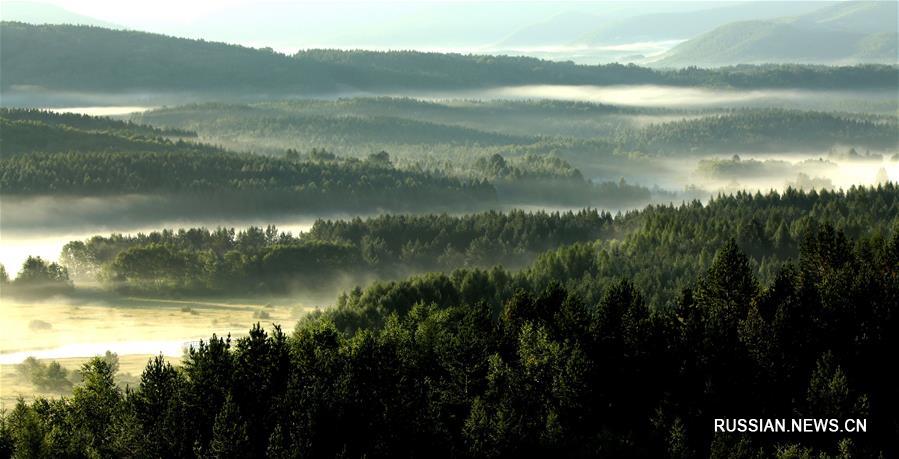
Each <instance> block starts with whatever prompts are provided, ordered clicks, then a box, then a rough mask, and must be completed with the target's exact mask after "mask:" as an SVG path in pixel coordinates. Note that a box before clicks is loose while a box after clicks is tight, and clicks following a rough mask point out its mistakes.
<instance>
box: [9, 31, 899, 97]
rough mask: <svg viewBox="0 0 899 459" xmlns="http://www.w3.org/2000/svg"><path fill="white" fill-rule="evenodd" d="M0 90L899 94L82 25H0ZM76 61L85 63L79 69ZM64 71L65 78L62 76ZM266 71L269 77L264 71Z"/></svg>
mask: <svg viewBox="0 0 899 459" xmlns="http://www.w3.org/2000/svg"><path fill="white" fill-rule="evenodd" d="M0 51H2V52H0V59H2V60H0V64H2V67H4V78H3V82H2V89H3V90H4V91H9V90H11V89H13V88H14V87H15V86H37V87H40V88H43V89H45V90H58V91H106V92H107V93H117V92H118V93H126V92H128V91H170V92H188V91H192V92H194V93H196V94H195V95H196V96H198V95H202V94H207V95H214V94H215V95H217V96H218V98H228V97H229V96H228V94H229V93H231V94H232V95H235V96H236V98H238V99H239V98H241V97H247V96H250V97H252V96H254V95H265V94H274V95H278V94H281V95H283V94H290V93H305V94H315V93H334V92H339V91H340V89H341V88H350V89H355V90H373V89H391V88H392V89H416V88H418V89H464V88H482V87H491V86H502V85H522V84H570V85H583V84H595V85H622V84H628V85H632V84H656V85H675V86H718V87H720V86H724V87H735V88H814V89H833V88H858V89H861V88H864V89H872V88H880V89H896V88H897V82H896V79H895V67H893V66H889V65H855V66H843V67H825V66H809V65H787V64H782V65H771V66H745V67H742V66H737V67H729V68H721V69H701V68H695V67H689V68H685V69H680V70H653V69H649V68H645V67H639V66H636V65H633V64H628V65H622V64H617V63H611V64H600V65H576V64H574V63H573V62H552V61H546V60H540V59H536V58H531V57H516V56H486V55H463V54H453V53H429V52H418V51H391V52H378V51H365V50H354V51H349V50H331V49H308V50H302V51H300V52H298V53H297V54H295V55H293V56H287V55H284V54H280V53H277V52H274V51H272V50H270V49H269V50H266V49H254V48H248V47H243V46H238V45H228V44H224V43H215V42H209V41H205V40H191V39H184V38H175V37H169V36H165V35H159V34H150V33H145V32H138V31H127V30H111V29H104V28H100V27H90V26H75V25H31V24H25V23H17V22H3V23H2V24H0ZM73 56H78V58H77V59H75V58H74V57H73ZM59 68H65V69H66V70H67V71H66V72H59V71H56V70H57V69H59ZM260 68H265V69H266V71H265V72H258V69H260Z"/></svg>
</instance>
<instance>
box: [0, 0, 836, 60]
mask: <svg viewBox="0 0 899 459" xmlns="http://www.w3.org/2000/svg"><path fill="white" fill-rule="evenodd" d="M780 1H781V2H784V3H785V2H786V1H789V0H780ZM757 2H765V3H768V4H769V5H773V4H772V3H771V2H768V1H765V0H757ZM740 3H744V4H745V3H748V2H740V1H725V2H722V1H695V0H693V1H683V0H652V1H577V0H572V1H563V2H562V1H557V2H549V1H522V0H494V1H489V2H485V1H481V2H473V1H462V0H455V1H454V0H418V1H384V0H331V1H290V0H256V1H252V0H41V1H39V2H31V1H28V0H26V1H21V0H19V1H10V0H0V14H2V10H3V5H4V4H6V5H10V8H9V10H8V11H13V10H14V8H13V7H12V5H13V4H17V5H18V6H19V7H22V5H26V6H27V5H34V4H45V5H47V4H49V5H54V6H56V7H59V8H63V9H65V10H67V11H69V12H71V13H76V14H79V15H82V16H86V17H89V18H93V19H96V20H100V21H102V24H100V25H104V26H112V25H114V26H119V27H123V28H127V29H133V30H141V31H146V32H155V33H162V34H166V35H173V36H178V37H185V38H198V39H199V38H202V39H206V40H211V41H221V42H226V43H233V44H240V45H244V46H250V47H255V48H262V47H271V48H274V49H275V50H276V51H279V52H282V53H285V54H292V53H295V52H296V51H297V50H299V49H308V48H343V49H347V48H366V49H409V48H410V47H413V46H414V48H415V49H419V50H424V51H437V52H472V53H485V54H489V53H504V52H510V53H513V54H519V51H521V54H527V55H535V56H537V57H545V58H549V59H553V58H554V57H555V56H556V54H559V55H560V56H562V58H564V59H572V60H575V61H579V62H580V61H583V62H593V61H603V60H617V59H620V58H622V56H625V55H628V54H634V55H653V54H658V53H661V52H663V51H665V50H667V49H669V48H670V47H671V46H674V45H675V44H676V43H678V42H679V41H670V39H669V40H661V41H658V42H651V43H641V42H642V40H638V41H635V43H602V44H600V45H601V46H595V47H596V49H595V50H591V51H590V52H589V53H587V54H584V55H580V54H578V53H580V51H578V52H577V53H575V52H573V51H571V50H569V49H565V50H563V51H561V52H557V51H556V50H555V49H550V50H548V51H544V50H542V49H536V48H535V49H525V48H522V47H523V46H526V45H524V44H523V42H522V41H521V39H520V37H522V33H524V36H527V37H532V36H534V35H533V34H532V30H531V29H528V27H532V26H535V25H537V26H539V24H541V23H544V22H547V21H552V20H554V18H559V17H563V16H566V15H567V19H565V21H567V22H558V21H559V20H558V19H557V23H556V25H555V27H556V29H555V30H566V31H570V32H577V33H580V32H587V31H589V30H590V29H592V28H593V26H594V24H595V26H596V27H600V26H602V25H603V24H610V23H614V22H615V21H616V20H620V19H622V18H626V17H633V16H639V15H641V14H650V13H662V12H680V13H683V12H690V11H699V10H708V9H710V8H725V7H729V6H734V5H738V4H740ZM782 4H783V3H782ZM792 4H795V5H798V4H800V3H792ZM806 4H809V5H811V4H812V3H811V2H806ZM818 4H820V2H819V3H818ZM763 9H764V8H758V9H755V7H753V11H761V10H763ZM36 10H40V8H36ZM767 10H778V11H779V10H780V7H771V8H767ZM578 18H580V19H578ZM585 24H586V25H585ZM583 27H586V28H584V29H583V30H581V28H583ZM560 28H561V29H560ZM538 29H539V27H538ZM533 33H539V32H537V31H536V30H535V31H534V32H533ZM545 33H546V32H545V31H544V34H545ZM516 34H518V35H516ZM544 36H545V35H544ZM509 37H517V38H518V41H515V40H513V41H512V42H514V43H513V44H512V45H510V44H509V43H511V42H509V40H508V39H509ZM576 38H577V34H575V35H572V36H571V37H570V40H569V42H566V43H541V44H542V45H543V46H546V45H550V46H558V45H564V46H566V47H570V46H573V45H576V44H577V43H576ZM674 38H686V37H674ZM525 41H526V40H525ZM608 45H616V46H621V45H629V46H632V47H633V46H636V47H635V48H634V49H633V50H632V51H629V50H626V49H614V48H609V47H608ZM601 47H605V48H604V49H599V48H601ZM596 53H599V54H596Z"/></svg>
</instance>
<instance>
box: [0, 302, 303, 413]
mask: <svg viewBox="0 0 899 459" xmlns="http://www.w3.org/2000/svg"><path fill="white" fill-rule="evenodd" d="M0 308H2V310H3V315H4V333H3V335H2V337H0V353H2V359H0V408H2V409H9V408H11V407H12V405H13V404H15V402H16V399H17V398H18V397H20V396H22V397H24V398H25V399H32V398H34V397H35V396H38V395H41V396H59V395H60V394H58V393H54V392H48V391H40V390H38V389H36V388H35V387H34V386H32V385H31V383H30V382H28V381H26V380H23V378H22V377H20V376H19V372H18V371H17V368H16V367H17V364H18V363H19V362H21V361H22V360H24V359H25V358H27V357H28V356H34V357H35V358H37V359H38V360H41V361H44V362H49V361H51V360H56V361H58V362H59V363H60V364H61V365H62V366H63V367H65V368H67V369H69V370H75V369H77V368H79V367H80V366H81V364H82V363H83V362H85V361H86V360H87V359H88V358H89V357H90V356H92V355H103V353H104V352H106V351H107V350H109V351H112V352H115V353H117V354H118V355H119V359H120V369H119V375H118V379H119V383H120V384H126V383H130V384H133V383H134V382H135V381H136V380H137V378H138V377H139V376H140V373H141V372H142V371H143V368H144V366H146V364H147V361H148V359H149V358H150V357H151V356H152V355H154V354H155V352H156V351H154V349H162V350H163V351H162V352H163V354H165V356H166V357H167V358H168V359H170V360H172V361H173V362H177V361H180V356H181V354H182V353H183V350H184V348H185V347H186V345H189V343H191V342H195V341H198V340H200V339H208V338H209V336H211V335H212V334H213V333H215V334H217V335H218V336H227V335H229V334H230V335H231V336H232V337H238V336H241V335H243V334H246V333H247V330H248V329H249V328H250V327H251V326H252V324H254V323H256V322H259V323H261V324H262V325H263V326H264V327H266V328H270V327H271V324H272V323H275V324H280V325H282V326H283V327H284V328H287V329H289V328H290V327H291V324H292V323H293V321H294V320H295V318H296V317H297V316H299V315H301V314H303V313H305V312H306V311H307V310H309V309H310V308H309V307H307V306H304V305H300V304H292V303H289V302H288V301H287V300H286V299H283V298H282V299H277V298H275V299H270V301H269V302H261V301H259V299H257V300H256V301H255V302H253V301H240V300H238V301H235V302H228V303H222V302H209V301H176V300H166V299H145V298H117V297H111V296H105V297H104V296H102V295H97V296H95V297H92V298H90V297H88V298H83V299H77V300H72V299H61V298H52V299H47V300H40V301H35V302H22V301H16V300H13V299H10V298H3V299H2V300H0ZM36 310H38V311H40V313H39V314H36V313H35V311H36ZM36 317H37V318H36ZM76 356H77V357H76Z"/></svg>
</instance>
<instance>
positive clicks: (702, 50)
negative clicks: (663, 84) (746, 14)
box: [653, 1, 899, 67]
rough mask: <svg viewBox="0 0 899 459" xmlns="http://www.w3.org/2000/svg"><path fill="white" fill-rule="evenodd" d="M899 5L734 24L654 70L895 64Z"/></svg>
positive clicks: (845, 6) (873, 4) (847, 5)
mask: <svg viewBox="0 0 899 459" xmlns="http://www.w3.org/2000/svg"><path fill="white" fill-rule="evenodd" d="M897 5H899V4H897V2H894V1H847V2H841V3H839V4H836V5H832V6H829V7H827V8H823V9H820V10H818V11H815V12H812V13H808V14H805V15H800V16H796V17H783V18H778V19H773V20H765V21H740V22H733V23H730V24H727V25H724V26H721V27H718V28H716V29H715V30H712V31H710V32H708V33H705V34H703V35H700V36H699V37H696V38H694V39H691V40H688V41H686V42H684V43H682V44H680V45H678V46H676V47H674V48H673V49H672V50H670V51H669V52H668V53H666V54H665V55H663V56H662V57H661V58H660V59H659V60H657V61H655V62H653V65H654V66H663V67H681V66H685V65H700V66H724V65H736V64H760V63H784V62H794V63H816V64H850V63H886V64H895V63H896V62H897V53H899V47H897V43H899V36H897V14H899V11H897Z"/></svg>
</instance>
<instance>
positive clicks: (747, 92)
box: [2, 85, 899, 115]
mask: <svg viewBox="0 0 899 459" xmlns="http://www.w3.org/2000/svg"><path fill="white" fill-rule="evenodd" d="M57 95H58V93H55V92H53V91H42V92H40V93H16V92H13V93H10V92H8V91H7V92H6V93H4V94H3V102H2V105H3V106H18V107H56V108H54V110H70V111H78V112H80V113H85V114H104V115H122V114H127V113H133V112H137V111H142V110H144V109H147V108H148V107H156V106H164V105H169V106H170V105H180V104H185V103H191V102H204V101H219V102H221V101H230V102H240V103H250V102H257V101H264V100H283V99H326V100H330V99H338V98H343V97H356V96H397V97H412V98H417V99H423V100H450V99H474V100H498V99H557V100H572V101H582V102H593V103H602V104H612V105H625V106H634V107H668V108H733V107H780V108H795V109H806V110H824V111H850V112H867V113H880V114H892V115H895V114H896V111H897V110H899V99H897V97H896V94H895V92H893V91H890V90H866V91H837V90H833V91H831V90H809V89H739V88H704V87H688V86H661V85H613V86H595V85H523V86H502V87H495V88H484V89H471V90H442V91H435V90H409V91H390V90H384V91H344V92H339V93H327V94H257V95H251V94H201V93H122V94H91V93H65V94H63V95H61V96H57ZM60 97H61V98H60Z"/></svg>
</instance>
